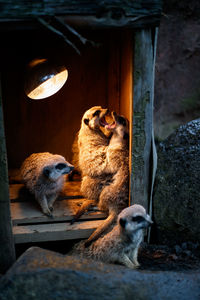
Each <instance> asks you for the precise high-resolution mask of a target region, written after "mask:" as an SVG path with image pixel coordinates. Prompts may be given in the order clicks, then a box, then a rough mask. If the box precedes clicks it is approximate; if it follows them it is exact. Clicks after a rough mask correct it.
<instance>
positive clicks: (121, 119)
mask: <svg viewBox="0 0 200 300" xmlns="http://www.w3.org/2000/svg"><path fill="white" fill-rule="evenodd" d="M118 122H119V124H121V125H122V126H124V127H125V126H126V120H125V119H124V118H123V117H121V116H120V117H119V118H118Z"/></svg>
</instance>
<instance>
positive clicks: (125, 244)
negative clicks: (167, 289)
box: [73, 204, 153, 269]
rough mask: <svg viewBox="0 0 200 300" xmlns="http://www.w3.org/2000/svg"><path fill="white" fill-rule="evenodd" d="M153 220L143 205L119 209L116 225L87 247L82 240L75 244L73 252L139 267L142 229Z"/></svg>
mask: <svg viewBox="0 0 200 300" xmlns="http://www.w3.org/2000/svg"><path fill="white" fill-rule="evenodd" d="M152 223H153V222H152V220H151V218H150V216H149V215H148V214H147V213H146V210H145V209H144V207H143V206H141V205H138V204H134V205H132V206H130V207H127V208H125V209H123V210H122V211H121V213H120V214H119V215H118V218H117V225H115V226H114V228H113V229H112V231H110V232H109V233H107V234H106V235H104V236H103V237H101V238H99V239H98V240H97V241H95V242H94V243H92V244H91V245H90V246H89V247H88V248H85V247H84V243H83V241H81V242H80V243H78V244H76V245H75V246H74V249H73V254H79V255H80V256H82V257H89V258H92V259H95V260H99V261H103V262H106V263H119V264H122V265H125V266H126V267H128V268H133V269H134V268H137V267H139V263H138V250H139V247H140V244H141V242H142V241H143V235H144V233H143V229H144V228H147V227H148V226H149V225H151V224H152Z"/></svg>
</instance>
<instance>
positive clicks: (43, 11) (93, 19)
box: [0, 0, 162, 28]
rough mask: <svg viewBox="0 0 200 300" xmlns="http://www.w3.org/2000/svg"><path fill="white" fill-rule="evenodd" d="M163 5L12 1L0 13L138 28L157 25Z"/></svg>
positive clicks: (155, 0) (153, 1) (149, 1)
mask: <svg viewBox="0 0 200 300" xmlns="http://www.w3.org/2000/svg"><path fill="white" fill-rule="evenodd" d="M16 2H17V3H16ZM161 5H162V1H160V0H146V1H142V0H135V1H126V0H113V1H111V0H105V1H103V0H84V1H83V0H73V1H69V0H57V1H54V0H48V1H44V0H37V1H34V2H33V1H24V0H18V1H16V0H10V1H1V3H0V10H1V18H15V19H17V18H19V19H21V18H33V17H38V16H64V15H70V16H71V23H74V21H75V23H76V24H77V23H81V25H82V26H83V25H84V24H86V25H90V26H91V25H92V26H98V27H102V26H107V27H127V26H128V27H133V28H139V27H143V26H147V25H152V26H153V25H154V26H155V25H158V23H159V20H160V15H161ZM79 16H83V18H79ZM76 17H78V19H77V18H76ZM77 20H78V21H77ZM68 21H70V20H68Z"/></svg>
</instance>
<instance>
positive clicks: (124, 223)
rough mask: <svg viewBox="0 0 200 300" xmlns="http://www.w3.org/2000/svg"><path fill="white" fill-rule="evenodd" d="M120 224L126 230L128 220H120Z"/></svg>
mask: <svg viewBox="0 0 200 300" xmlns="http://www.w3.org/2000/svg"><path fill="white" fill-rule="evenodd" d="M119 224H120V225H121V226H122V228H125V226H126V219H123V218H120V219H119Z"/></svg>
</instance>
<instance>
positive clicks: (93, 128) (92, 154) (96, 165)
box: [71, 106, 112, 223]
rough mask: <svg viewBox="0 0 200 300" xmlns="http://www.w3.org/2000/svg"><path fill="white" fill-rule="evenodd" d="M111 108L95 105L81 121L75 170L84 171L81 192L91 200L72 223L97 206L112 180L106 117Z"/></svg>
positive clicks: (80, 209)
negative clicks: (108, 167) (105, 186)
mask: <svg viewBox="0 0 200 300" xmlns="http://www.w3.org/2000/svg"><path fill="white" fill-rule="evenodd" d="M109 115H110V112H109V110H108V109H103V108H102V107H101V106H94V107H92V108H90V109H89V110H87V111H86V112H85V113H84V115H83V117H82V121H81V128H80V130H79V133H78V135H77V140H76V141H75V143H74V145H73V149H74V157H75V158H74V160H73V162H75V167H76V168H77V169H78V170H80V172H81V176H82V180H81V188H80V191H81V193H82V195H83V196H84V197H85V198H87V200H85V201H84V202H83V205H82V206H81V207H80V208H79V209H78V210H77V212H76V214H75V216H74V218H73V219H72V221H71V223H73V222H74V221H76V220H77V219H78V218H79V217H80V216H81V215H82V214H83V213H84V212H85V211H86V210H87V209H88V208H89V207H91V206H92V205H96V204H97V202H98V199H99V195H100V193H101V190H102V188H103V187H104V185H106V184H109V183H110V180H111V178H112V176H111V174H110V172H109V170H108V169H107V160H106V152H107V147H108V145H109V141H110V134H111V132H110V130H107V129H106V126H107V125H109V124H108V123H107V122H106V117H107V116H109Z"/></svg>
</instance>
